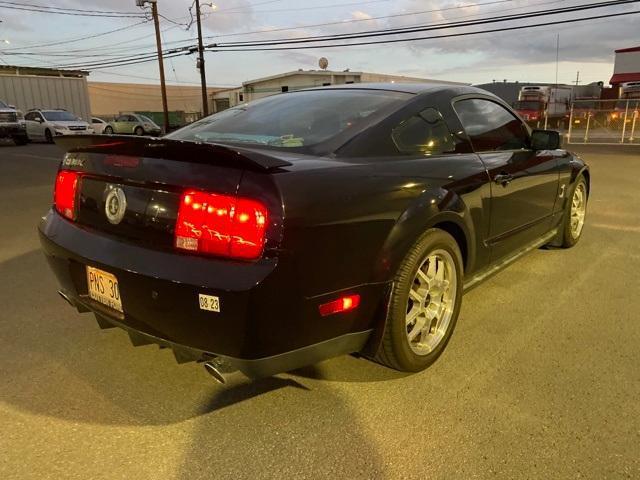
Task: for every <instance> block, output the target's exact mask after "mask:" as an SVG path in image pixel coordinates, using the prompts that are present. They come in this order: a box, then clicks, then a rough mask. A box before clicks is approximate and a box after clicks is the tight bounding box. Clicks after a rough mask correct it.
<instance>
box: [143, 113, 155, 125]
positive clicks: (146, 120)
mask: <svg viewBox="0 0 640 480" xmlns="http://www.w3.org/2000/svg"><path fill="white" fill-rule="evenodd" d="M140 119H141V120H142V121H143V122H146V123H151V124H153V125H155V122H154V121H153V120H151V119H150V118H149V117H145V116H144V115H140Z"/></svg>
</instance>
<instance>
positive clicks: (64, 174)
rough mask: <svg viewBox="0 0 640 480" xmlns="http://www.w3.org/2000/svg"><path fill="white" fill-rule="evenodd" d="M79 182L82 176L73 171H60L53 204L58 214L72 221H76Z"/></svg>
mask: <svg viewBox="0 0 640 480" xmlns="http://www.w3.org/2000/svg"><path fill="white" fill-rule="evenodd" d="M79 182H80V174H79V173H78V172H73V171H71V170H60V171H59V172H58V176H57V177H56V185H55V189H54V191H53V203H54V205H55V207H56V210H57V211H58V213H60V215H62V216H64V217H66V218H68V219H70V220H75V218H76V202H77V198H78V183H79Z"/></svg>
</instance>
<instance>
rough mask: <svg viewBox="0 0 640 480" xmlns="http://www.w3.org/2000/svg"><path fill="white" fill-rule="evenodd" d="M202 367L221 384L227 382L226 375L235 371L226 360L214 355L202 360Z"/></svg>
mask: <svg viewBox="0 0 640 480" xmlns="http://www.w3.org/2000/svg"><path fill="white" fill-rule="evenodd" d="M204 369H205V370H206V371H207V373H208V374H209V375H211V376H212V377H213V378H215V379H216V381H218V382H219V383H221V384H223V385H224V384H225V383H227V376H228V375H229V374H230V373H233V372H235V371H236V369H235V368H233V366H231V365H230V364H229V363H228V362H227V361H226V360H224V359H222V358H220V357H215V358H212V359H211V360H208V361H206V362H204Z"/></svg>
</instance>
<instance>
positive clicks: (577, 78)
mask: <svg viewBox="0 0 640 480" xmlns="http://www.w3.org/2000/svg"><path fill="white" fill-rule="evenodd" d="M579 83H580V70H578V73H576V86H577V85H578V84H579Z"/></svg>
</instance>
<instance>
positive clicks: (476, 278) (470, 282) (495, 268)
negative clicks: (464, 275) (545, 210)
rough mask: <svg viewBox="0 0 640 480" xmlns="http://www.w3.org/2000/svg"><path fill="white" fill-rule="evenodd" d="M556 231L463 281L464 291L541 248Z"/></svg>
mask: <svg viewBox="0 0 640 480" xmlns="http://www.w3.org/2000/svg"><path fill="white" fill-rule="evenodd" d="M558 231H559V230H558V228H554V229H553V230H551V231H550V232H548V233H546V234H545V235H543V236H542V237H540V238H539V239H537V240H535V241H534V242H532V243H530V244H528V245H526V246H525V247H524V248H522V249H521V250H518V251H517V252H516V253H515V254H513V255H512V256H510V257H506V258H505V259H503V260H500V261H499V262H498V263H496V264H494V265H491V266H490V267H488V268H486V269H484V270H482V271H480V272H478V273H476V274H475V275H473V276H472V277H470V278H468V279H465V282H464V291H465V292H468V291H469V290H471V289H472V288H474V287H476V286H477V285H479V284H480V283H482V282H483V281H485V280H486V279H488V278H490V277H491V276H493V275H495V274H496V273H498V272H499V271H501V270H503V269H505V268H506V267H508V266H509V265H511V264H512V263H513V262H515V261H516V260H518V259H519V258H520V257H523V256H524V255H526V254H527V253H529V252H531V251H532V250H536V249H538V248H540V247H541V246H543V245H546V244H547V243H549V242H550V241H551V240H552V239H553V238H554V237H556V235H557V234H558Z"/></svg>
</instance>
